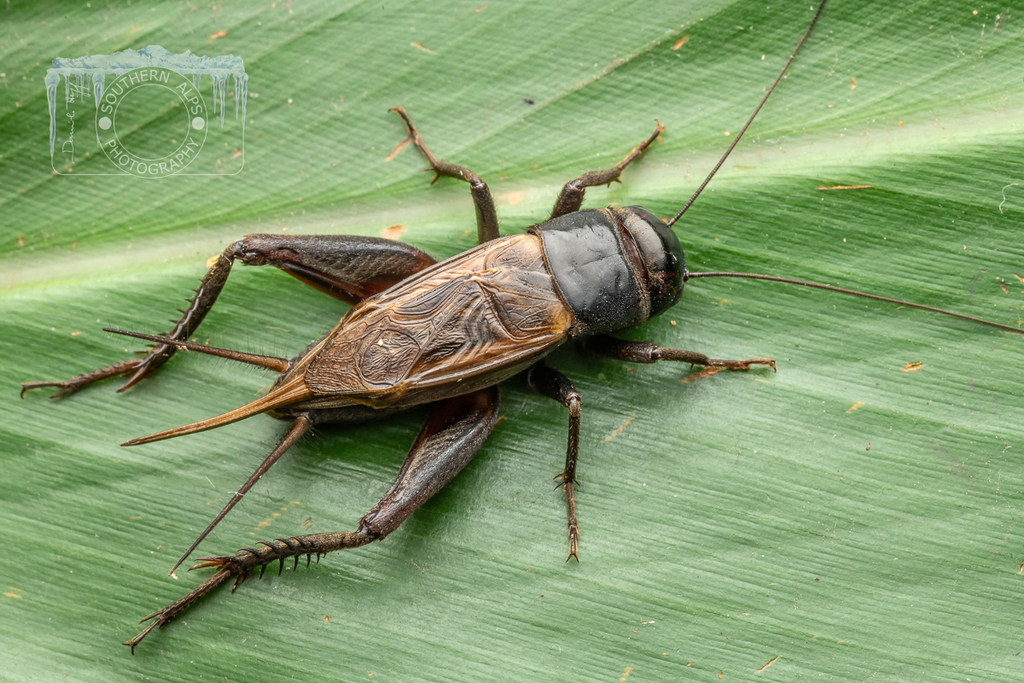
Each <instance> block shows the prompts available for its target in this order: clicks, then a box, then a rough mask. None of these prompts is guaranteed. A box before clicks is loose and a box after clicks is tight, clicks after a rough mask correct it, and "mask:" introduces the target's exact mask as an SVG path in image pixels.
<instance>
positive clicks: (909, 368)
mask: <svg viewBox="0 0 1024 683" xmlns="http://www.w3.org/2000/svg"><path fill="white" fill-rule="evenodd" d="M923 367H924V363H921V362H919V361H916V360H913V361H910V362H909V363H907V364H906V365H904V366H903V372H916V371H917V370H920V369H921V368H923Z"/></svg>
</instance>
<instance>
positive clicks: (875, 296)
mask: <svg viewBox="0 0 1024 683" xmlns="http://www.w3.org/2000/svg"><path fill="white" fill-rule="evenodd" d="M709 277H738V278H746V279H748V280H766V281H768V282H784V283H786V284H789V285H800V286H801V287H813V288H814V289H824V290H826V291H828V292H837V293H839V294H851V295H853V296H859V297H863V298H865V299H874V300H875V301H885V302H886V303H890V304H897V305H899V306H907V307H909V308H920V309H921V310H923V311H931V312H932V313H941V314H943V315H949V316H953V317H954V318H960V319H961V320H969V321H971V322H972V323H981V324H982V325H988V326H990V327H998V328H999V329H1001V330H1008V331H1010V332H1016V333H1017V334H1024V329H1021V328H1019V327H1013V326H1012V325H1004V324H1003V323H997V322H992V321H991V320H985V319H984V318H975V317H974V316H972V315H964V314H963V313H954V312H953V311H947V310H946V309H944V308H935V307H934V306H925V305H924V304H915V303H914V302H912V301H903V300H902V299H893V298H891V297H887V296H879V295H878V294H868V293H867V292H859V291H857V290H855V289H846V288H844V287H836V286H834V285H823V284H821V283H818V282H809V281H807V280H796V279H794V278H789V277H780V276H778V275H762V274H760V273H737V272H732V271H725V270H722V271H708V272H706V273H691V272H690V271H686V272H685V273H684V274H683V281H684V282H685V281H686V280H695V279H697V278H709Z"/></svg>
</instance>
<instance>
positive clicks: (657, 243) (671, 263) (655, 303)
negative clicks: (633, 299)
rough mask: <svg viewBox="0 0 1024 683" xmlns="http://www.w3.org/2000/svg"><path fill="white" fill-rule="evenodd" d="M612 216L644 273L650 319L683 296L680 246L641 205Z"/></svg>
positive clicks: (629, 207)
mask: <svg viewBox="0 0 1024 683" xmlns="http://www.w3.org/2000/svg"><path fill="white" fill-rule="evenodd" d="M615 215H616V217H617V218H618V219H619V220H620V221H622V225H623V226H624V227H625V228H626V230H627V231H628V232H629V234H630V236H631V237H632V238H633V242H635V243H636V247H637V250H638V251H639V252H640V258H641V259H643V262H644V267H645V269H646V270H647V291H648V292H650V297H651V317H654V316H656V315H659V314H660V313H664V312H665V311H667V310H668V309H670V308H672V307H673V306H675V305H676V302H678V301H679V297H681V296H682V295H683V272H684V271H685V269H686V268H685V267H686V260H685V257H684V256H683V247H682V246H681V245H680V244H679V239H678V238H677V237H676V235H675V233H674V232H672V228H670V227H668V226H667V225H665V222H664V221H662V220H661V219H660V218H658V217H657V216H655V215H654V214H652V213H651V212H650V211H648V210H647V209H645V208H643V207H641V206H627V207H625V208H623V209H615Z"/></svg>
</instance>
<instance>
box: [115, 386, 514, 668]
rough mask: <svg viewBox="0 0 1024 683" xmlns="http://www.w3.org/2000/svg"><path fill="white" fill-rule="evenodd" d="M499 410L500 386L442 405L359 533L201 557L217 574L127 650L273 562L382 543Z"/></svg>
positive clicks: (469, 454)
mask: <svg viewBox="0 0 1024 683" xmlns="http://www.w3.org/2000/svg"><path fill="white" fill-rule="evenodd" d="M499 405H500V395H499V393H498V388H497V387H488V388H487V389H481V390H479V391H476V392H473V393H471V394H466V395H464V396H457V397H455V398H450V399H446V400H444V401H441V402H439V403H438V404H437V405H436V406H435V408H434V410H433V411H432V412H431V414H430V417H429V418H428V419H427V422H426V424H425V425H424V426H423V429H422V430H421V431H420V433H419V436H417V437H416V441H415V442H414V443H413V445H412V448H411V449H410V451H409V454H408V455H407V456H406V458H405V462H404V463H403V464H402V467H401V469H400V470H399V473H398V477H397V479H396V480H395V483H394V484H392V485H391V488H390V489H388V491H387V493H385V494H384V496H383V497H382V498H381V499H380V501H379V502H378V503H377V504H376V505H375V506H374V507H373V508H372V509H371V510H370V511H369V512H367V513H366V514H365V515H363V517H362V519H360V520H359V524H358V526H357V528H356V530H355V531H340V532H331V533H320V534H308V535H305V536H291V537H289V538H277V539H275V540H273V541H268V542H264V541H260V542H259V543H258V544H257V546H256V547H251V548H242V549H241V550H239V551H238V552H236V553H235V554H233V555H221V556H217V557H204V558H201V562H200V563H199V564H197V565H195V566H194V567H192V569H197V568H204V567H216V568H217V572H216V573H215V574H214V575H213V576H211V577H210V578H208V579H206V581H204V582H203V583H202V584H200V585H199V586H197V587H196V588H194V589H193V590H192V591H190V592H189V593H187V594H186V595H184V596H182V597H181V598H179V599H178V600H176V601H175V602H173V603H171V604H170V605H167V606H166V607H163V608H162V609H159V610H157V611H155V612H153V613H152V614H150V615H148V616H146V617H145V618H143V619H142V622H145V621H150V620H152V623H151V624H149V626H147V627H146V628H145V629H144V630H143V631H142V632H141V633H139V634H138V635H137V636H135V637H134V638H132V639H131V640H129V641H128V642H126V643H125V645H127V646H128V647H130V648H131V649H132V652H133V653H134V652H135V647H136V646H137V645H138V644H139V643H140V642H142V640H143V639H144V638H145V637H146V636H147V635H148V634H149V633H150V632H151V631H152V630H153V629H155V628H160V627H162V626H164V625H165V624H166V623H168V622H169V621H171V620H172V619H174V617H176V616H177V615H178V614H180V613H181V612H182V611H183V610H185V609H186V608H188V607H189V606H190V605H192V604H193V603H194V602H196V601H197V600H199V599H200V598H202V597H203V596H205V595H207V594H208V593H210V592H211V591H213V590H214V589H215V588H217V586H219V585H220V584H222V583H224V582H225V581H226V580H227V579H229V578H234V581H235V585H234V588H237V587H238V586H239V585H241V584H242V583H244V582H245V581H246V580H247V579H248V578H249V576H250V575H251V574H252V572H253V571H254V570H255V569H257V568H259V569H260V576H262V575H263V572H264V571H265V570H266V567H267V565H269V564H271V563H273V562H278V563H279V568H278V573H279V574H280V573H281V571H283V570H284V562H285V560H288V559H291V558H294V562H295V563H294V565H293V569H294V568H298V565H299V559H300V558H302V556H305V557H306V564H307V566H308V565H309V563H310V561H311V559H312V557H314V556H315V557H316V559H317V561H319V560H320V557H321V556H322V555H326V554H327V553H330V552H334V551H335V550H344V549H346V548H358V547H359V546H363V545H366V544H367V543H371V542H373V541H379V540H381V539H383V538H384V537H385V536H387V535H388V534H390V533H391V532H392V531H394V530H395V529H397V528H398V527H399V525H401V523H402V522H403V521H404V520H405V519H406V518H407V517H408V516H409V515H410V514H412V512H413V511H415V510H416V509H417V508H419V507H420V506H421V505H423V503H425V502H426V501H427V500H428V499H429V498H430V497H431V496H433V495H434V494H435V493H437V492H438V491H439V490H440V489H441V488H442V487H443V486H444V485H445V484H447V483H448V482H449V481H451V480H452V479H453V478H454V477H455V475H456V474H458V473H459V471H460V470H462V468H463V467H464V466H465V465H466V464H467V463H468V462H469V461H470V460H471V459H472V458H473V456H474V455H475V454H476V452H477V451H478V450H479V449H480V446H482V445H483V443H484V441H485V440H486V439H487V436H488V434H490V432H491V430H492V429H493V428H494V425H495V423H496V422H497V419H498V408H499ZM314 419H315V416H314ZM293 429H294V427H293ZM286 438H287V437H286ZM282 443H284V442H282ZM234 588H232V590H234Z"/></svg>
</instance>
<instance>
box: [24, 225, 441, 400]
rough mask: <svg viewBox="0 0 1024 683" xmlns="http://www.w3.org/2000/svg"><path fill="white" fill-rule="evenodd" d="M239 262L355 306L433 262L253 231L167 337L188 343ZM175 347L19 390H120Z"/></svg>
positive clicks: (331, 240)
mask: <svg viewBox="0 0 1024 683" xmlns="http://www.w3.org/2000/svg"><path fill="white" fill-rule="evenodd" d="M235 261H241V262H242V263H244V264H245V265H251V266H264V265H272V266H275V267H277V268H280V269H281V270H283V271H285V272H286V273H288V274H290V275H293V276H294V277H296V278H298V279H299V280H301V281H302V282H305V283H306V284H308V285H310V286H312V287H315V288H316V289H319V290H320V291H322V292H324V293H326V294H328V295H330V296H332V297H334V298H335V299H339V300H341V301H344V302H346V303H350V304H354V303H357V302H359V301H362V300H363V299H365V298H367V297H369V296H373V295H374V294H377V293H378V292H382V291H384V290H385V289H387V288H389V287H391V286H392V285H394V284H396V283H397V282H399V281H401V280H404V279H405V278H407V277H409V276H410V275H413V274H415V273H417V272H419V271H420V270H422V269H424V268H426V267H427V266H430V265H432V264H433V263H434V259H433V258H431V257H430V256H428V255H427V254H425V253H423V252H422V251H420V250H419V249H416V248H415V247H412V246H409V245H408V244H403V243H401V242H395V241H393V240H386V239H380V238H377V237H359V236H355V235H309V236H303V235H260V234H257V235H249V236H247V237H245V238H243V239H241V240H239V241H237V242H235V243H234V244H232V245H231V246H229V247H228V248H227V249H225V250H224V252H223V253H222V254H221V255H220V256H218V257H217V260H216V262H215V263H214V264H213V266H212V267H211V268H210V270H209V271H208V272H207V273H206V276H205V277H204V278H203V280H202V282H200V284H199V288H198V289H197V290H196V294H195V296H194V297H192V300H191V301H190V302H189V306H188V308H187V309H185V310H183V311H181V313H182V316H181V318H180V319H179V320H178V321H177V322H176V323H175V325H174V327H173V328H172V329H171V330H170V331H169V332H167V333H166V334H164V335H161V336H163V337H167V338H169V339H174V340H176V341H186V340H188V339H189V338H190V337H191V336H192V335H193V334H195V332H196V330H197V328H198V327H199V325H200V323H202V322H203V319H204V318H205V317H206V314H207V313H209V312H210V309H211V308H212V307H213V305H214V303H216V301H217V297H218V296H220V293H221V290H222V289H223V288H224V283H225V282H227V279H228V274H229V273H230V272H231V266H232V265H233V264H234V262H235ZM175 351H177V347H175V346H173V345H171V344H165V343H155V344H154V345H153V346H151V347H150V349H149V350H148V351H144V352H142V354H144V355H142V357H141V358H135V359H131V360H125V361H121V362H119V363H114V364H112V365H108V366H106V367H104V368H100V369H98V370H93V371H92V372H87V373H85V374H82V375H77V376H75V377H72V378H71V379H68V380H63V381H57V382H24V383H23V384H22V385H21V393H22V395H24V394H25V392H26V391H28V390H29V389H38V388H40V387H56V388H58V389H60V391H58V392H57V393H56V394H54V395H53V396H51V398H59V397H62V396H67V395H68V394H71V393H74V392H76V391H78V390H79V389H84V388H85V387H87V386H89V385H90V384H92V383H94V382H98V381H100V380H104V379H107V378H109V377H118V376H122V377H128V381H127V382H126V383H125V385H124V386H122V387H121V388H120V389H118V391H124V390H125V389H127V388H129V387H131V386H132V385H134V384H135V383H136V382H138V381H140V380H142V379H144V378H146V377H149V376H150V375H152V374H153V373H154V372H156V371H157V369H159V368H160V366H162V365H163V364H164V363H166V362H167V361H168V360H170V359H171V356H173V355H174V353H175Z"/></svg>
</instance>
